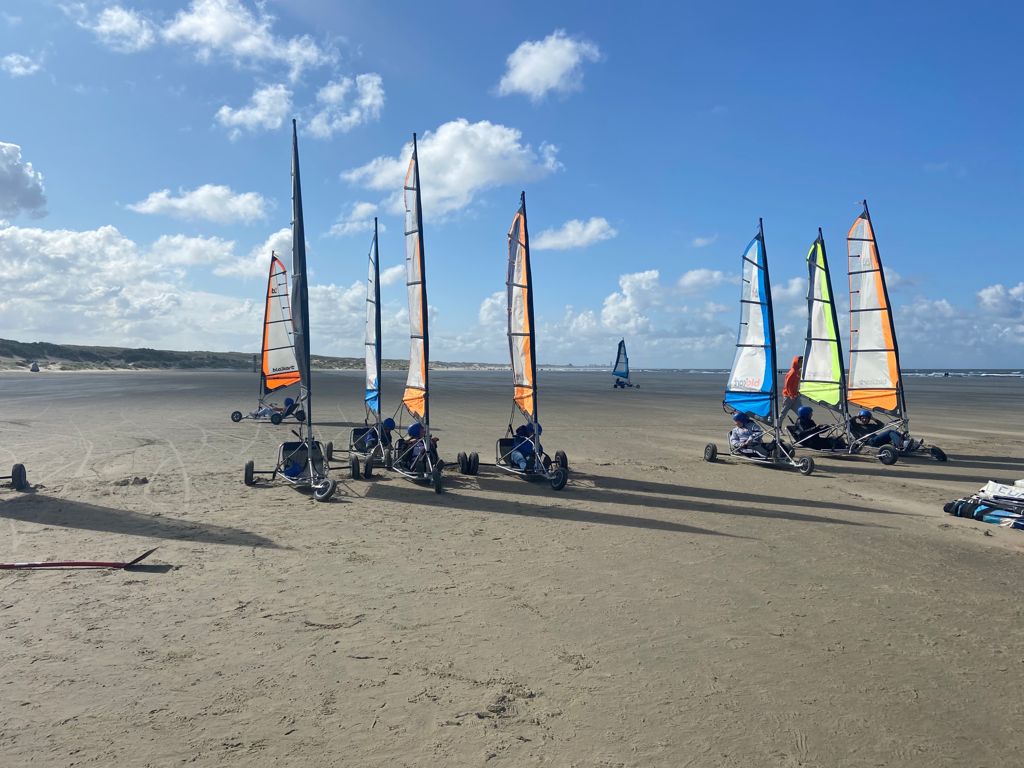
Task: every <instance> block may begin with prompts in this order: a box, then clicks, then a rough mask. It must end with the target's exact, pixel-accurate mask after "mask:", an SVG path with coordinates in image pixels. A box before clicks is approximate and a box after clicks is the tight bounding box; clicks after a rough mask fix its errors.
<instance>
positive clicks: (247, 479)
mask: <svg viewBox="0 0 1024 768" xmlns="http://www.w3.org/2000/svg"><path fill="white" fill-rule="evenodd" d="M253 469H254V462H253V461H252V460H251V459H250V460H249V461H247V462H245V475H244V478H243V482H244V483H245V484H246V485H256V478H255V477H254V476H253Z"/></svg>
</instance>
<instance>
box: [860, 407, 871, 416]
mask: <svg viewBox="0 0 1024 768" xmlns="http://www.w3.org/2000/svg"><path fill="white" fill-rule="evenodd" d="M857 415H858V416H860V417H861V418H862V419H868V418H871V411H869V410H868V409H867V408H861V409H860V413H858V414H857Z"/></svg>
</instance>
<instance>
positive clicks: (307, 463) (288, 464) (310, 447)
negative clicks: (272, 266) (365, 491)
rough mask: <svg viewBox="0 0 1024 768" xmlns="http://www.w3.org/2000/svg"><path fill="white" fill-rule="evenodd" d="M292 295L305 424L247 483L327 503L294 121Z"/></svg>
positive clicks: (330, 486) (249, 471)
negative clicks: (260, 482) (261, 481)
mask: <svg viewBox="0 0 1024 768" xmlns="http://www.w3.org/2000/svg"><path fill="white" fill-rule="evenodd" d="M292 295H293V296H294V299H295V303H294V306H295V309H296V310H297V311H296V312H295V313H294V314H293V315H292V330H293V338H294V346H295V362H296V368H297V369H298V373H299V398H298V402H299V404H300V405H301V407H302V408H303V409H304V411H305V420H304V421H303V422H300V423H299V429H298V432H296V436H297V437H298V441H289V442H285V443H282V444H281V446H280V448H279V449H278V458H277V464H276V466H275V467H274V469H273V470H266V471H256V470H255V469H254V468H253V462H252V461H249V462H247V463H246V465H245V475H244V481H245V484H246V485H254V484H255V481H256V476H257V475H270V478H271V479H272V480H273V479H275V478H277V477H279V476H280V477H281V478H282V479H283V480H285V481H286V482H288V483H290V484H291V485H294V486H295V487H297V488H302V489H308V490H310V491H312V493H313V497H314V498H315V499H316V500H317V501H327V500H328V499H329V498H330V497H331V496H333V495H334V490H335V482H334V481H333V480H331V479H330V478H329V477H328V472H329V471H330V463H329V462H330V460H329V458H328V457H327V456H326V455H325V453H324V449H323V446H321V444H320V443H319V442H318V441H317V440H315V439H314V438H313V397H312V381H311V377H310V361H309V285H308V276H307V271H306V234H305V225H304V223H303V218H302V183H301V180H300V178H299V140H298V132H297V129H296V125H295V120H292Z"/></svg>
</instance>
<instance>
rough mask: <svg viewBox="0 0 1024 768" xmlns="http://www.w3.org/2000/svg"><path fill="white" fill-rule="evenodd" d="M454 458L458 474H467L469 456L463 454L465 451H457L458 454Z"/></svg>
mask: <svg viewBox="0 0 1024 768" xmlns="http://www.w3.org/2000/svg"><path fill="white" fill-rule="evenodd" d="M455 460H456V461H457V462H458V464H459V474H460V475H468V474H469V457H468V456H467V455H466V454H465V452H464V451H459V455H458V456H456V457H455Z"/></svg>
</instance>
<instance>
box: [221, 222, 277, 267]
mask: <svg viewBox="0 0 1024 768" xmlns="http://www.w3.org/2000/svg"><path fill="white" fill-rule="evenodd" d="M271 252H274V253H276V254H277V255H278V256H279V257H280V258H282V259H284V262H285V264H287V265H290V264H291V262H290V256H291V252H292V229H291V227H284V228H282V229H279V230H277V232H275V233H274V234H272V235H270V237H268V238H267V239H266V241H265V242H264V243H262V244H261V245H257V246H256V247H255V248H253V249H252V250H251V251H250V252H249V255H248V256H245V257H241V258H236V259H234V260H233V261H229V262H225V263H223V264H221V265H220V266H219V267H216V268H215V269H214V270H213V273H214V274H215V275H220V276H221V277H241V278H255V277H264V278H265V277H266V276H267V272H268V270H269V269H270V254H271ZM288 268H289V269H291V267H290V266H289V267H288Z"/></svg>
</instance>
